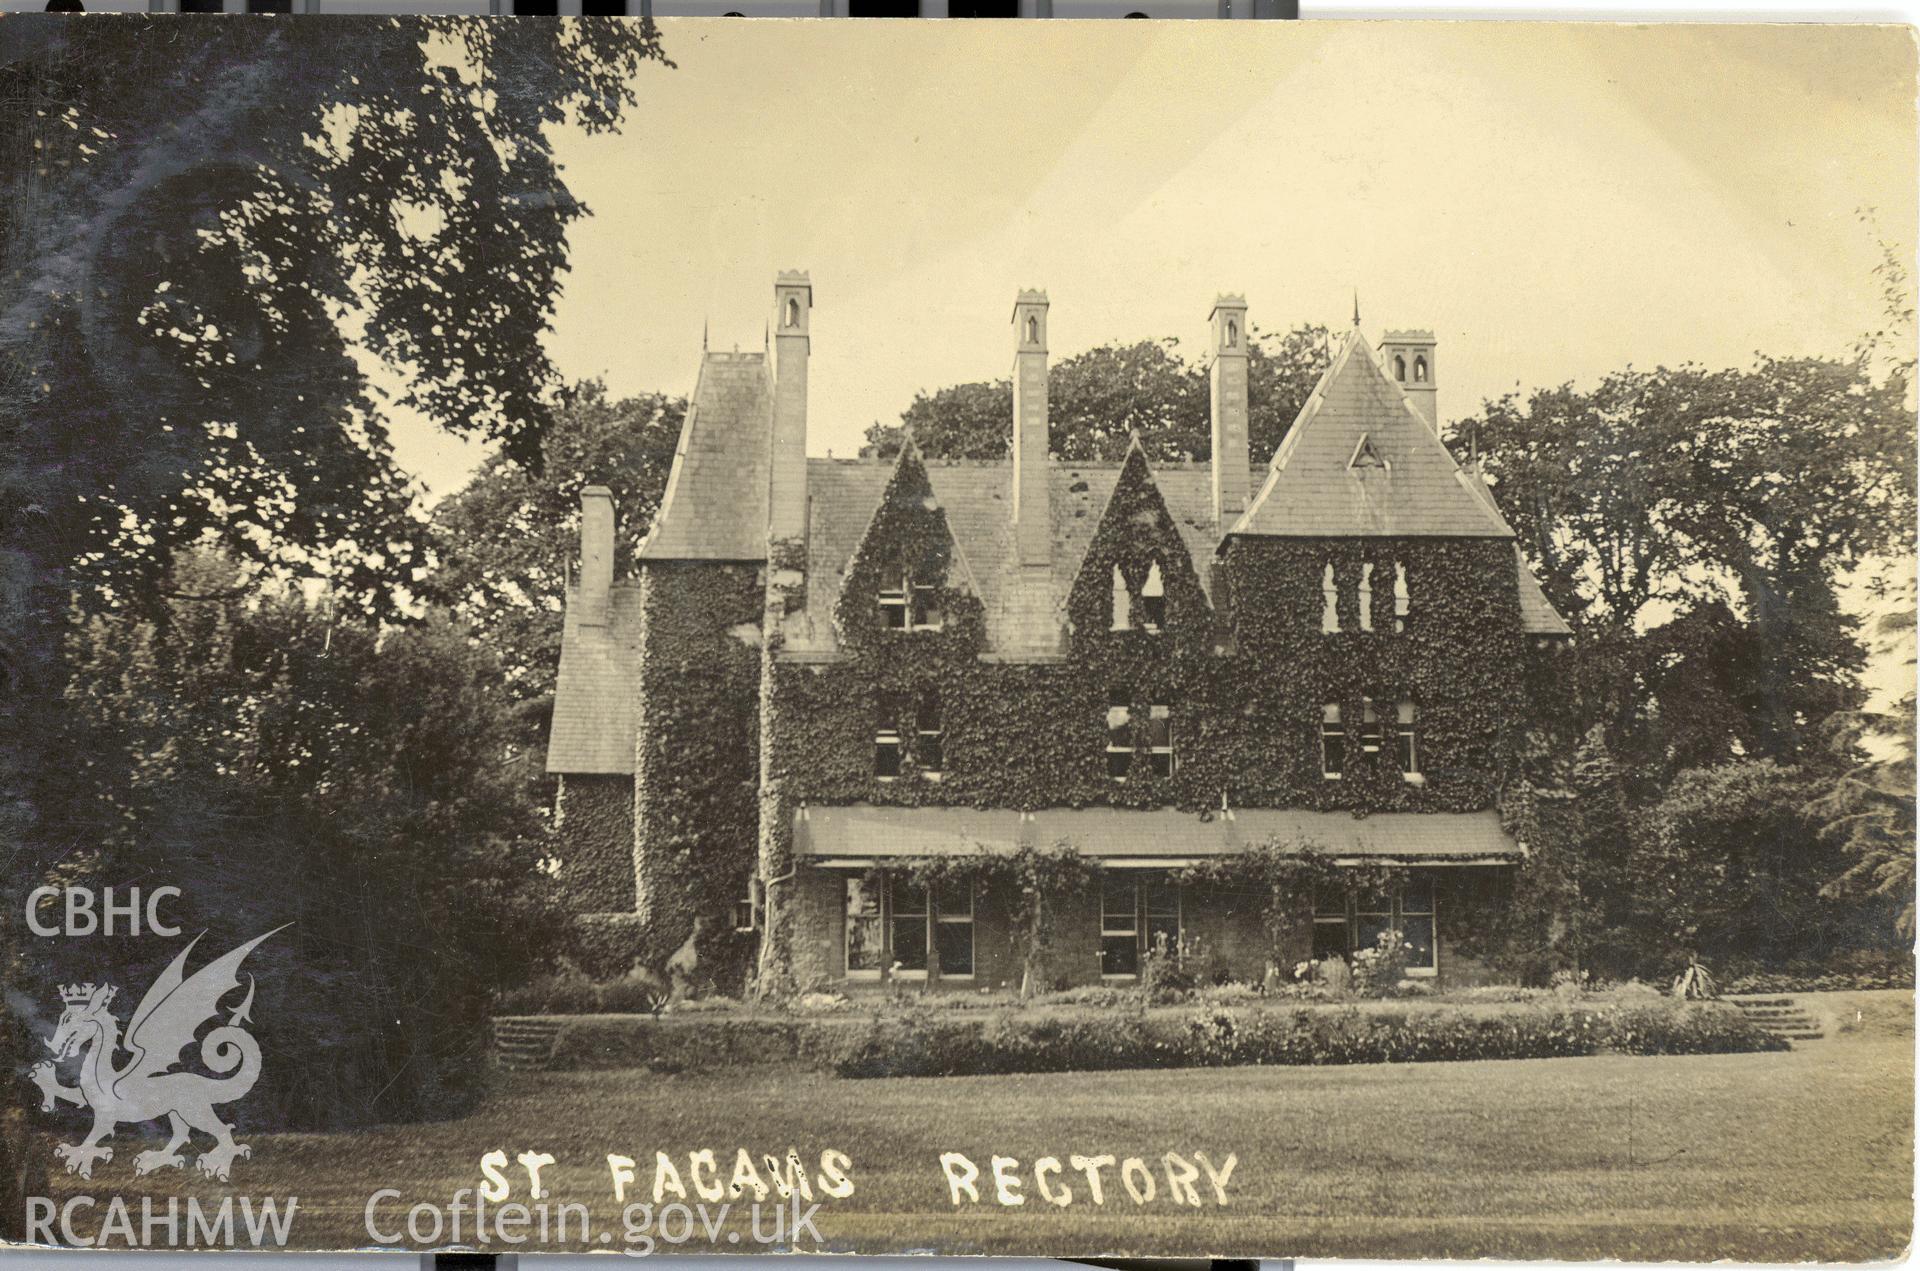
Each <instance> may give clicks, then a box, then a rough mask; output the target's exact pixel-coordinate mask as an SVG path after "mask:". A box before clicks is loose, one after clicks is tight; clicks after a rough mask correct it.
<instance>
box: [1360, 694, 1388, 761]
mask: <svg viewBox="0 0 1920 1271" xmlns="http://www.w3.org/2000/svg"><path fill="white" fill-rule="evenodd" d="M1386 744H1387V729H1386V725H1385V724H1383V723H1382V722H1381V720H1380V712H1379V710H1378V709H1377V708H1376V707H1375V706H1374V704H1373V699H1372V698H1371V697H1363V698H1361V699H1360V753H1361V754H1363V755H1377V754H1379V753H1380V751H1381V749H1382V748H1383V747H1385V745H1386Z"/></svg>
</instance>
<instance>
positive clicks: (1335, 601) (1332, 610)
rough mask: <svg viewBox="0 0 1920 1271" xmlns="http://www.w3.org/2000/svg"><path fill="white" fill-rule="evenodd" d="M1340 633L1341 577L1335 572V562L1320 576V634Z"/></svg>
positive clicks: (1328, 565) (1328, 564)
mask: <svg viewBox="0 0 1920 1271" xmlns="http://www.w3.org/2000/svg"><path fill="white" fill-rule="evenodd" d="M1339 633H1340V576H1339V575H1338V574H1336V573H1334V571H1333V562H1332V561H1328V562H1327V567H1326V569H1324V570H1323V571H1321V574H1320V634H1321V635H1338V634H1339Z"/></svg>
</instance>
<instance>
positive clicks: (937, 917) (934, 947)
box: [927, 879, 980, 980]
mask: <svg viewBox="0 0 1920 1271" xmlns="http://www.w3.org/2000/svg"><path fill="white" fill-rule="evenodd" d="M966 890H967V912H966V913H965V914H955V915H953V916H951V917H949V916H948V914H947V907H946V905H945V904H944V903H942V900H941V896H940V889H939V888H937V887H929V888H928V889H927V910H928V924H927V966H928V968H929V969H931V970H932V971H934V972H935V974H936V978H937V979H941V980H973V979H977V978H979V974H980V944H979V940H978V937H977V935H976V932H977V930H978V929H977V928H976V927H975V926H974V923H973V916H974V907H975V903H976V899H977V898H976V896H975V894H974V884H973V880H972V879H968V880H967V882H966ZM962 924H965V926H966V928H967V970H966V971H965V972H964V973H961V972H947V971H942V970H940V928H941V927H943V926H955V927H957V926H960V925H962Z"/></svg>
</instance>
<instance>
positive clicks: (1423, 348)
mask: <svg viewBox="0 0 1920 1271" xmlns="http://www.w3.org/2000/svg"><path fill="white" fill-rule="evenodd" d="M1434 344H1435V341H1434V338H1433V332H1431V331H1389V332H1387V333H1386V334H1385V335H1384V336H1382V337H1381V338H1380V360H1381V362H1382V363H1384V364H1385V366H1386V368H1387V374H1389V375H1391V376H1393V378H1394V380H1395V381H1396V382H1397V383H1398V384H1399V385H1400V387H1401V388H1403V389H1405V390H1406V394H1407V400H1408V401H1410V402H1412V403H1413V407H1414V409H1415V410H1417V411H1419V412H1420V414H1421V415H1423V416H1424V417H1425V418H1426V421H1427V423H1428V424H1429V425H1430V426H1432V427H1433V428H1435V429H1438V428H1439V426H1440V403H1439V400H1438V396H1437V393H1436V390H1435V388H1434V382H1433V380H1434V374H1433V372H1434V361H1433V349H1434Z"/></svg>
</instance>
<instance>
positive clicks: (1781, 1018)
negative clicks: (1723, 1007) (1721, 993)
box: [1727, 997, 1826, 1042]
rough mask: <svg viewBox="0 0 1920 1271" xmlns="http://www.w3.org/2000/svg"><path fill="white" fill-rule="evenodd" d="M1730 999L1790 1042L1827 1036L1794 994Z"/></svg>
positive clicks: (1765, 1028)
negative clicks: (1795, 998)
mask: <svg viewBox="0 0 1920 1271" xmlns="http://www.w3.org/2000/svg"><path fill="white" fill-rule="evenodd" d="M1727 1000H1728V1001H1730V1002H1732V1003H1733V1004H1734V1005H1735V1006H1737V1007H1739V1008H1740V1010H1741V1011H1742V1013H1744V1014H1745V1015H1746V1017H1747V1018H1748V1019H1750V1020H1752V1021H1753V1022H1754V1023H1755V1024H1756V1025H1758V1026H1759V1027H1760V1028H1762V1029H1764V1030H1766V1031H1767V1032H1769V1033H1772V1034H1773V1035H1774V1036H1775V1037H1780V1038H1784V1039H1786V1040H1787V1041H1789V1042H1810V1041H1819V1040H1820V1039H1821V1038H1822V1037H1825V1036H1826V1033H1825V1031H1824V1030H1823V1029H1822V1027H1821V1024H1820V1021H1819V1020H1817V1019H1815V1018H1814V1017H1813V1016H1812V1015H1810V1014H1808V1013H1807V1011H1806V1009H1805V1008H1804V1007H1802V1006H1800V1005H1798V1004H1797V1003H1795V1002H1794V1000H1793V999H1792V998H1791V997H1735V998H1728V999H1727Z"/></svg>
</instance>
